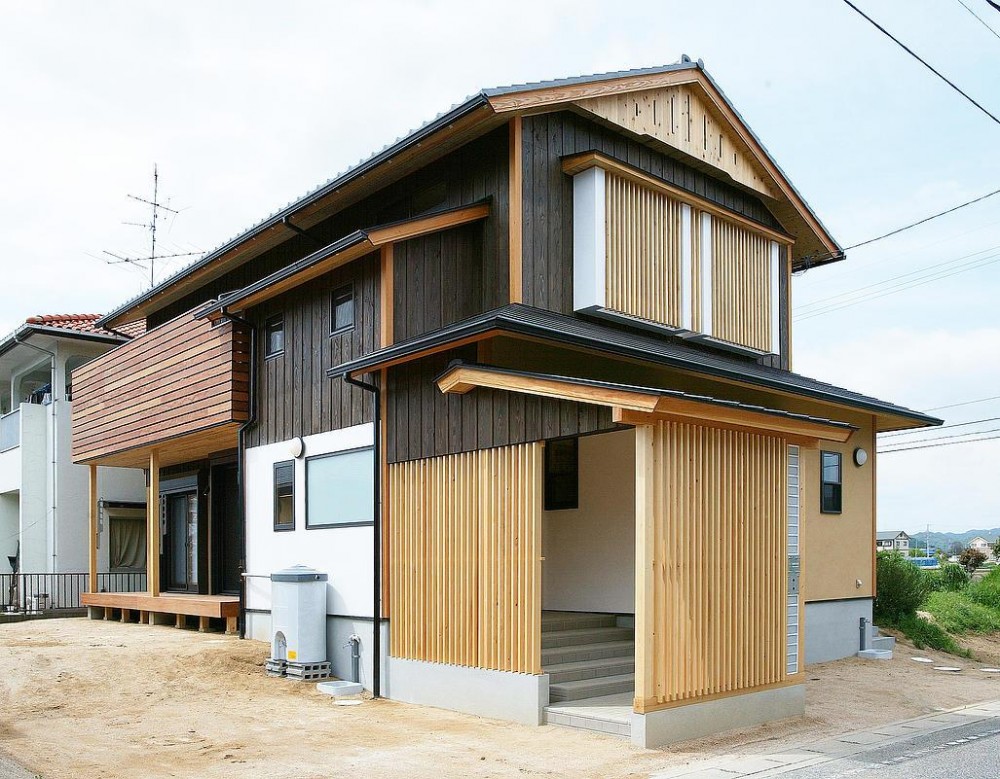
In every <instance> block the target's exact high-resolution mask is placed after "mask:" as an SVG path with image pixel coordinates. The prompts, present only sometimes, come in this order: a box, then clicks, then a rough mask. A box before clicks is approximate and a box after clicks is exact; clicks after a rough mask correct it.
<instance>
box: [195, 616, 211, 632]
mask: <svg viewBox="0 0 1000 779" xmlns="http://www.w3.org/2000/svg"><path fill="white" fill-rule="evenodd" d="M208 627H209V623H208V617H198V632H199V633H207V632H208Z"/></svg>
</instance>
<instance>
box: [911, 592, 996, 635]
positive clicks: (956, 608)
mask: <svg viewBox="0 0 1000 779" xmlns="http://www.w3.org/2000/svg"><path fill="white" fill-rule="evenodd" d="M924 610H925V611H927V612H929V613H930V614H931V616H933V617H934V620H935V622H937V624H938V625H939V626H940V627H941V628H943V629H944V630H946V631H947V632H949V633H955V634H959V635H961V634H963V633H994V632H996V631H998V630H1000V611H997V610H996V609H992V608H990V607H989V606H984V605H983V604H982V603H977V602H976V601H975V600H973V598H972V597H971V595H970V593H969V591H968V590H965V591H962V592H932V593H931V594H930V595H929V596H928V597H927V600H926V601H925V602H924Z"/></svg>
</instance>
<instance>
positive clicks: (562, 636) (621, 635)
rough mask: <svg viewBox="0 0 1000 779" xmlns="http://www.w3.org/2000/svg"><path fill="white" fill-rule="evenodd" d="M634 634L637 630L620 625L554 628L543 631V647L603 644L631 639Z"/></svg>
mask: <svg viewBox="0 0 1000 779" xmlns="http://www.w3.org/2000/svg"><path fill="white" fill-rule="evenodd" d="M634 636H635V631H634V630H632V629H631V628H618V627H605V628H580V629H575V630H554V631H551V632H547V633H546V632H543V633H542V648H543V649H551V648H553V647H558V646H580V645H582V644H601V643H605V642H608V641H631V640H632V639H633V638H634Z"/></svg>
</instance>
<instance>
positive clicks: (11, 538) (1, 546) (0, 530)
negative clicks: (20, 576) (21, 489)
mask: <svg viewBox="0 0 1000 779" xmlns="http://www.w3.org/2000/svg"><path fill="white" fill-rule="evenodd" d="M19 515H20V500H19V495H18V493H17V492H0V573H10V570H11V569H10V564H9V563H8V562H7V557H8V556H11V555H13V554H15V553H16V552H17V537H18V525H19V519H18V517H19Z"/></svg>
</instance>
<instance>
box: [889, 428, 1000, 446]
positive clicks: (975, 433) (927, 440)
mask: <svg viewBox="0 0 1000 779" xmlns="http://www.w3.org/2000/svg"><path fill="white" fill-rule="evenodd" d="M924 432H933V431H926V430H925V431H924ZM987 433H1000V427H991V428H990V429H989V430H973V431H971V432H968V433H955V434H954V435H942V436H937V437H936V438H919V439H917V440H915V441H895V442H892V443H889V444H886V446H888V447H892V448H898V447H907V446H914V445H916V444H931V443H937V442H938V441H952V440H955V439H959V438H973V436H979V435H986V434H987Z"/></svg>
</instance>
